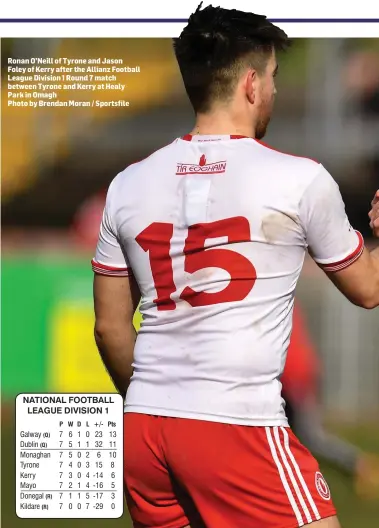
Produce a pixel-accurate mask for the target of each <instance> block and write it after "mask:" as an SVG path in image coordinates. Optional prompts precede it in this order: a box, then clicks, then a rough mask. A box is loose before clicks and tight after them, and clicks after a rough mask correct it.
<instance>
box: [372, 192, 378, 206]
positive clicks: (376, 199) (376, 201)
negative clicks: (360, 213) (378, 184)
mask: <svg viewBox="0 0 379 528" xmlns="http://www.w3.org/2000/svg"><path fill="white" fill-rule="evenodd" d="M377 203H379V189H378V190H377V191H376V193H375V196H374V198H373V200H372V202H371V205H372V206H374V205H375V204H377Z"/></svg>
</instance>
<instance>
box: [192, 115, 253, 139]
mask: <svg viewBox="0 0 379 528" xmlns="http://www.w3.org/2000/svg"><path fill="white" fill-rule="evenodd" d="M190 134H191V135H192V136H195V135H202V136H223V135H238V136H246V137H252V138H254V137H255V127H254V125H253V124H251V122H243V121H242V120H237V119H233V118H231V117H230V116H228V115H227V114H224V113H221V112H220V113H217V114H198V115H197V116H196V123H195V126H194V128H193V130H192V131H191V132H190Z"/></svg>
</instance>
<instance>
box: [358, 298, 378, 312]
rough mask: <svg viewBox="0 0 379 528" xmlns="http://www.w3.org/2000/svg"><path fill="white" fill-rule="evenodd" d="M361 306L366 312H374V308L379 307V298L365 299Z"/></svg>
mask: <svg viewBox="0 0 379 528" xmlns="http://www.w3.org/2000/svg"><path fill="white" fill-rule="evenodd" d="M360 306H361V308H364V309H365V310H373V309H374V308H377V307H378V306H379V298H378V297H377V298H373V297H370V298H368V299H365V300H364V301H362V303H361V304H360Z"/></svg>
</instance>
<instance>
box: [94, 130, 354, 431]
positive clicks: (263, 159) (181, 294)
mask: <svg viewBox="0 0 379 528" xmlns="http://www.w3.org/2000/svg"><path fill="white" fill-rule="evenodd" d="M307 249H308V250H309V251H310V252H311V254H312V256H313V258H314V259H315V260H316V262H318V263H319V264H320V266H324V267H326V268H327V269H329V270H332V271H333V270H334V269H342V267H344V266H347V265H349V264H350V263H351V262H352V261H354V260H355V259H356V258H357V257H358V256H359V254H360V252H361V251H362V250H363V241H362V238H361V236H360V235H359V234H358V233H356V232H355V231H354V230H353V229H352V228H351V226H350V224H349V221H348V219H347V217H346V214H345V210H344V205H343V202H342V198H341V196H340V194H339V190H338V186H337V185H336V183H335V182H334V180H333V179H332V177H331V176H330V175H329V173H328V172H327V171H326V170H325V169H324V168H323V167H322V165H320V164H319V163H317V162H315V161H313V160H309V159H306V158H300V157H295V156H291V155H287V154H283V153H281V152H278V151H275V150H273V149H270V148H268V147H267V146H265V145H264V144H262V143H261V142H259V141H256V140H253V139H251V138H246V137H240V136H185V137H184V138H178V139H176V140H175V141H174V142H173V143H172V144H170V145H168V146H167V147H165V148H163V149H161V150H159V151H157V152H155V153H154V154H152V155H151V156H150V157H149V158H147V159H145V160H143V161H142V162H139V163H137V164H135V165H132V166H130V167H128V168H127V169H126V170H125V171H123V172H122V173H120V174H119V175H117V177H116V178H115V179H114V180H113V182H112V184H111V186H110V188H109V191H108V196H107V202H106V206H105V210H104V214H103V221H102V226H101V230H100V237H99V243H98V246H97V251H96V255H95V258H94V260H93V266H94V270H95V272H98V273H105V274H109V275H119V274H129V273H133V275H134V276H135V278H136V280H137V283H138V285H139V288H140V291H141V304H140V311H141V314H142V323H141V327H140V330H139V333H138V338H137V341H136V346H135V351H134V373H133V377H132V380H131V384H130V387H129V390H128V393H127V397H126V402H125V411H126V412H142V413H147V414H157V415H163V416H176V417H184V418H195V419H203V420H212V421H221V422H226V423H236V424H246V425H286V424H287V420H286V417H285V412H284V405H283V400H282V398H281V383H280V376H281V373H282V371H283V368H284V363H285V358H286V352H287V348H288V344H289V339H290V334H291V324H292V310H293V303H294V292H295V287H296V284H297V281H298V278H299V275H300V272H301V269H302V265H303V261H304V256H305V253H306V251H307Z"/></svg>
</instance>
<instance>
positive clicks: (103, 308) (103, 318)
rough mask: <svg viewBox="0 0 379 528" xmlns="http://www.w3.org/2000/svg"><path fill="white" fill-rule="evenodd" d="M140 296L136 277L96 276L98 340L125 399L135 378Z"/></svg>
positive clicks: (95, 301) (105, 363)
mask: <svg viewBox="0 0 379 528" xmlns="http://www.w3.org/2000/svg"><path fill="white" fill-rule="evenodd" d="M139 300H140V292H139V289H138V286H137V283H136V281H135V280H134V278H133V276H128V277H111V276H107V275H99V274H95V277H94V307H95V340H96V344H97V347H98V349H99V352H100V355H101V358H102V360H103V362H104V365H105V367H106V369H107V370H108V372H109V375H110V376H111V378H112V380H113V383H114V384H115V387H116V388H117V390H118V391H119V392H120V394H121V395H122V396H123V397H124V396H125V394H126V391H127V388H128V385H129V381H130V378H131V375H132V362H133V350H134V344H135V340H136V331H135V329H134V326H133V315H134V312H135V310H136V308H137V306H138V303H139Z"/></svg>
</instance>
